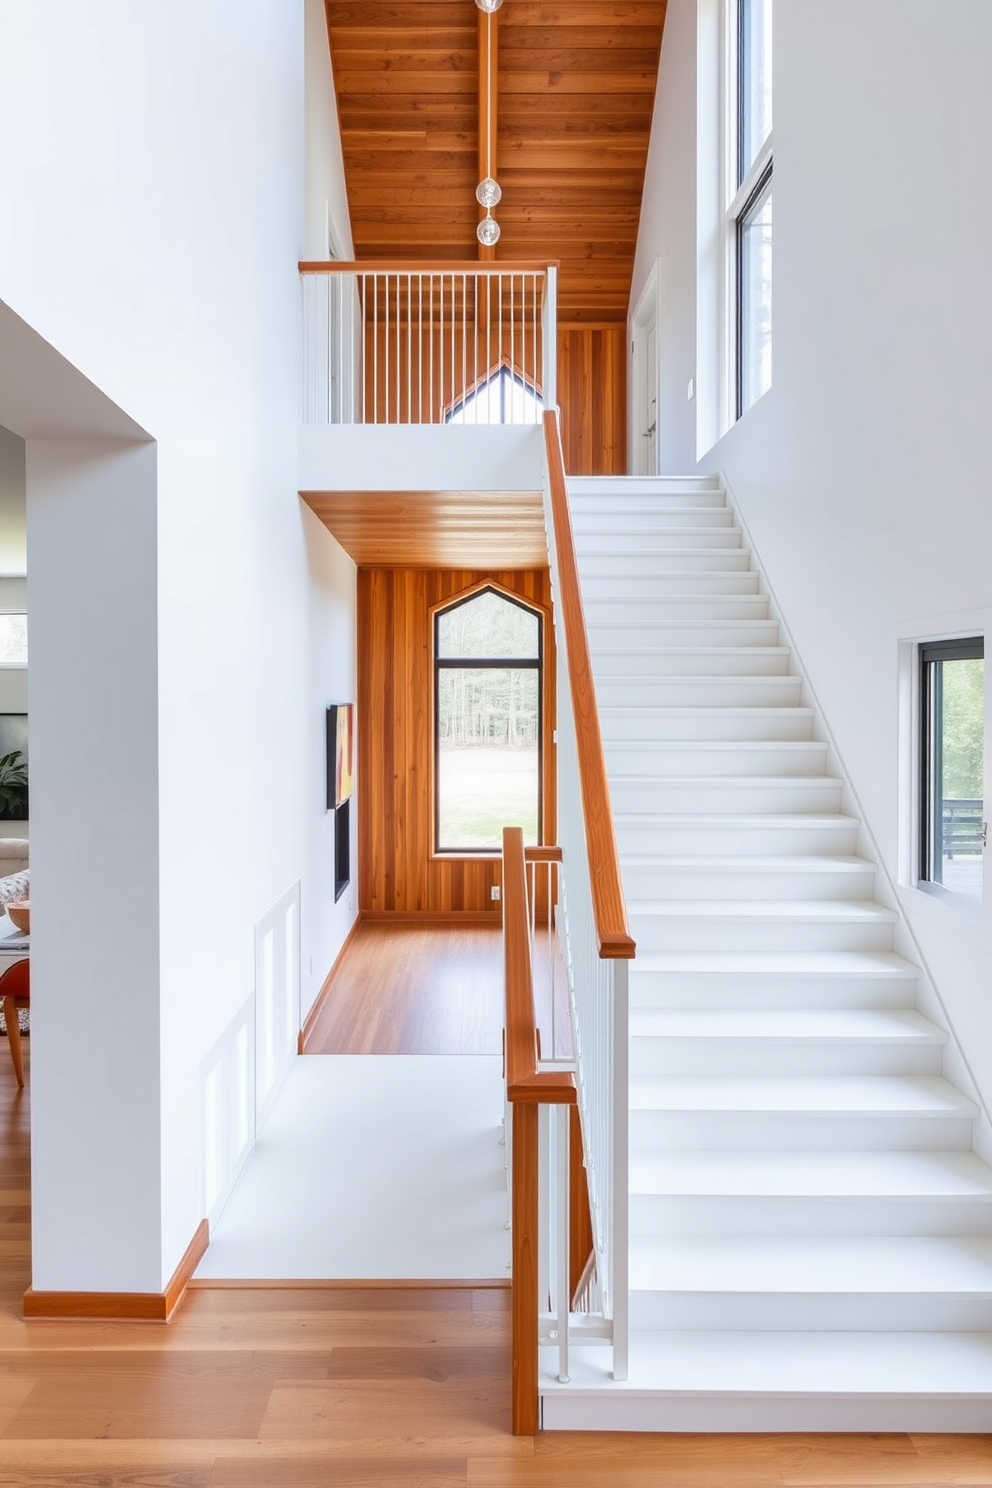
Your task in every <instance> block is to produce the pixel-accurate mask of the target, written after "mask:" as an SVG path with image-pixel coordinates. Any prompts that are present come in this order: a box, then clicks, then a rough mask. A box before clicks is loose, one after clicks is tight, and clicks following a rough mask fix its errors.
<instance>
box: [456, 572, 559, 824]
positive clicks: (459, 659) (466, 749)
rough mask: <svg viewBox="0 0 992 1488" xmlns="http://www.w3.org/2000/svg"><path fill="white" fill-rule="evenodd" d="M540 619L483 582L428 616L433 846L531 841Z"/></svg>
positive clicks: (536, 801) (536, 790)
mask: <svg viewBox="0 0 992 1488" xmlns="http://www.w3.org/2000/svg"><path fill="white" fill-rule="evenodd" d="M543 654H544V620H543V616H542V615H541V614H540V612H539V611H538V610H534V609H531V607H530V606H529V605H526V604H524V603H523V601H522V600H518V599H514V598H512V597H511V596H510V595H508V594H505V593H504V592H503V591H502V590H499V589H496V588H494V587H493V586H491V585H487V586H486V587H485V588H483V589H477V590H475V591H474V592H473V593H471V594H469V595H467V596H466V597H465V598H464V599H458V600H455V602H454V603H453V604H450V605H447V606H445V608H443V609H440V610H437V611H436V612H435V615H434V770H435V775H434V848H435V851H436V852H498V851H499V850H500V848H501V846H502V833H503V828H504V827H522V828H523V831H524V841H525V842H526V843H529V844H535V843H538V842H540V841H541V830H542V828H541V763H542V741H541V732H542V731H541V718H542V705H543V696H542V691H543V689H542V661H543Z"/></svg>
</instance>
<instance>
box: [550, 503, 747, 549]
mask: <svg viewBox="0 0 992 1488" xmlns="http://www.w3.org/2000/svg"><path fill="white" fill-rule="evenodd" d="M618 518H625V519H626V520H622V521H618ZM733 524H734V514H733V512H732V511H730V509H729V507H726V506H719V507H709V506H695V505H693V503H692V502H690V501H673V502H671V503H670V504H669V505H668V506H666V507H664V508H662V509H661V510H654V511H643V512H622V511H617V512H616V513H615V514H614V513H613V512H612V511H605V512H604V511H602V510H596V509H595V507H590V508H587V509H585V510H582V509H580V510H575V509H573V511H572V528H573V531H574V532H575V537H576V541H577V542H578V543H579V544H581V545H584V544H585V542H586V540H588V538H589V537H591V536H593V535H596V536H598V535H599V534H601V533H602V534H606V533H610V534H616V533H619V534H620V535H621V536H622V537H623V538H624V540H625V541H626V543H627V545H628V546H630V545H631V544H632V543H633V544H635V545H636V543H637V541H638V539H639V538H641V537H644V536H648V535H650V534H656V533H659V532H667V531H670V530H671V529H672V528H674V529H675V530H676V531H679V530H680V529H684V528H686V527H693V528H695V529H696V530H697V531H704V530H706V531H708V530H710V529H712V528H720V527H733ZM696 546H697V547H698V546H699V544H698V543H697V544H696Z"/></svg>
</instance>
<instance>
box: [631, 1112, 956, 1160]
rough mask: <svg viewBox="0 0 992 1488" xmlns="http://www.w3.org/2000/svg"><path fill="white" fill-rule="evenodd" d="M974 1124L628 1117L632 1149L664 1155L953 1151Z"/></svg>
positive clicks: (918, 1119) (951, 1119)
mask: <svg viewBox="0 0 992 1488" xmlns="http://www.w3.org/2000/svg"><path fill="white" fill-rule="evenodd" d="M971 1132H972V1122H971V1121H969V1120H968V1119H967V1118H966V1117H963V1116H940V1117H937V1116H876V1115H870V1116H866V1115H864V1114H858V1115H838V1114H835V1113H833V1112H831V1113H829V1114H827V1115H819V1116H809V1115H795V1114H794V1113H792V1112H789V1113H787V1114H782V1115H780V1114H777V1113H776V1114H775V1115H769V1114H768V1113H767V1112H764V1111H761V1112H750V1111H733V1112H726V1111H716V1112H714V1111H701V1112H689V1113H686V1112H681V1111H680V1112H676V1113H671V1112H668V1111H631V1113H630V1142H631V1146H632V1147H658V1148H662V1149H663V1150H665V1151H667V1152H674V1151H680V1150H682V1149H686V1148H691V1149H707V1150H710V1151H716V1152H727V1151H732V1152H740V1151H747V1150H749V1149H750V1150H751V1151H759V1152H765V1151H769V1152H777V1151H783V1150H784V1151H789V1152H795V1151H805V1150H807V1149H810V1148H812V1149H814V1150H815V1151H817V1152H830V1151H837V1152H866V1151H867V1152H879V1151H882V1150H884V1149H887V1148H890V1147H892V1148H896V1149H897V1150H899V1151H912V1150H914V1149H918V1150H921V1151H927V1152H942V1151H951V1150H955V1149H957V1148H961V1149H967V1148H969V1147H970V1146H971Z"/></svg>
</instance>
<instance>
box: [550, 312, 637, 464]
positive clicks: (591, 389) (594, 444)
mask: <svg viewBox="0 0 992 1488" xmlns="http://www.w3.org/2000/svg"><path fill="white" fill-rule="evenodd" d="M558 404H559V406H560V408H561V415H562V443H563V445H564V449H565V469H566V471H567V472H568V474H569V475H626V473H627V330H626V327H625V326H624V325H622V324H620V323H618V324H616V325H603V326H563V327H561V328H560V330H559V332H558Z"/></svg>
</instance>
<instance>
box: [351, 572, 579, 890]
mask: <svg viewBox="0 0 992 1488" xmlns="http://www.w3.org/2000/svg"><path fill="white" fill-rule="evenodd" d="M485 580H491V581H493V582H494V583H497V584H500V585H502V586H503V588H505V589H508V590H510V591H511V592H512V593H514V594H518V595H519V596H520V597H521V599H525V600H527V601H529V602H530V603H532V604H535V605H540V606H543V607H544V608H545V610H546V611H547V619H546V623H545V631H544V655H545V671H544V816H545V823H544V831H545V838H546V840H548V841H554V839H555V832H556V812H555V806H556V802H555V760H554V746H553V744H552V742H551V739H552V730H553V728H554V697H555V652H554V631H553V628H552V625H551V614H550V604H551V598H550V584H549V580H548V572H547V570H546V569H536V570H526V571H500V572H483V571H480V570H475V569H472V570H469V569H405V568H362V569H359V571H358V678H359V682H358V768H359V775H358V797H359V816H358V821H359V829H358V893H359V907H360V909H361V910H362V912H363V913H364V914H367V915H380V914H407V915H410V914H424V915H426V914H450V913H453V912H455V913H474V914H479V913H491V912H492V911H493V903H492V900H491V898H490V894H489V890H490V887H491V885H492V884H494V883H498V882H499V881H500V880H499V872H500V869H499V859H498V857H493V858H473V857H452V856H448V855H445V856H444V857H435V856H434V855H433V851H432V849H433V838H432V823H431V795H432V771H433V755H432V750H433V715H432V709H433V688H434V678H433V666H432V637H431V611H432V608H433V607H434V606H435V605H438V604H443V603H444V602H445V601H446V600H449V599H453V598H454V597H455V595H457V594H461V593H462V592H463V591H464V590H466V589H469V588H471V587H472V585H473V584H478V583H481V582H483V581H485Z"/></svg>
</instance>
